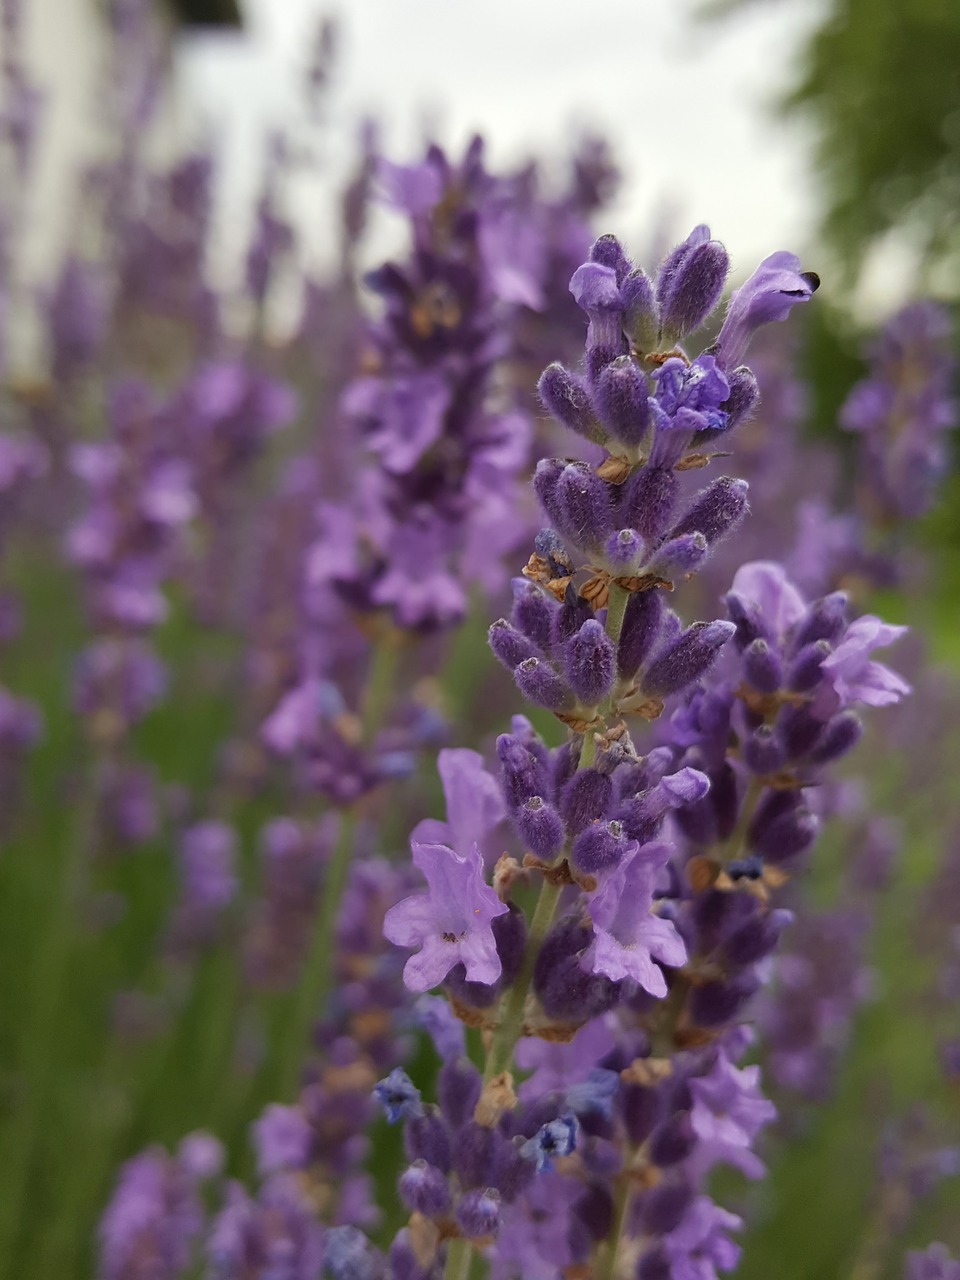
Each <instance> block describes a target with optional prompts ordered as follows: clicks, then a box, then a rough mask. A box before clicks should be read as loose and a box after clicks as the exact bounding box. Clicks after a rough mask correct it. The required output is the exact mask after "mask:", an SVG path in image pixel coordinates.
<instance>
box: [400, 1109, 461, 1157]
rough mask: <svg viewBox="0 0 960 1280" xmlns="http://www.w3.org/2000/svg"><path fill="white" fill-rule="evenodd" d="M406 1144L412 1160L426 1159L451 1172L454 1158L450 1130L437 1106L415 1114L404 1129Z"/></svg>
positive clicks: (408, 1154)
mask: <svg viewBox="0 0 960 1280" xmlns="http://www.w3.org/2000/svg"><path fill="white" fill-rule="evenodd" d="M403 1138H404V1146H405V1148H406V1152H407V1156H408V1157H409V1159H410V1160H424V1161H426V1163H427V1164H430V1165H434V1166H435V1167H436V1168H438V1169H441V1170H442V1171H443V1172H444V1173H449V1172H450V1170H451V1168H452V1167H453V1165H452V1160H453V1153H452V1149H451V1146H450V1130H449V1129H448V1128H447V1126H446V1125H445V1124H444V1122H443V1120H442V1119H441V1118H440V1112H439V1111H438V1110H437V1108H436V1107H429V1108H428V1109H427V1110H426V1111H425V1112H424V1113H423V1115H422V1116H415V1117H414V1119H412V1120H410V1121H409V1122H408V1124H407V1126H406V1128H405V1129H404V1134H403Z"/></svg>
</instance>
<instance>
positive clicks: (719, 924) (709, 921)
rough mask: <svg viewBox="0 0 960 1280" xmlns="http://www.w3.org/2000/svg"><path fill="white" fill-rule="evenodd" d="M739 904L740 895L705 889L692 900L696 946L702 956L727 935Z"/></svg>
mask: <svg viewBox="0 0 960 1280" xmlns="http://www.w3.org/2000/svg"><path fill="white" fill-rule="evenodd" d="M739 904H740V894H736V893H723V892H721V890H719V889H705V890H704V891H703V892H702V893H699V894H697V896H696V897H695V898H694V900H693V920H694V924H695V925H696V929H697V946H698V948H699V950H700V951H702V952H703V953H704V954H708V953H709V952H711V951H713V950H714V948H715V947H717V946H718V945H719V943H720V939H721V938H722V937H723V935H724V934H725V933H727V932H728V931H729V929H730V926H731V920H732V918H733V916H734V914H735V913H736V912H737V910H738V908H739Z"/></svg>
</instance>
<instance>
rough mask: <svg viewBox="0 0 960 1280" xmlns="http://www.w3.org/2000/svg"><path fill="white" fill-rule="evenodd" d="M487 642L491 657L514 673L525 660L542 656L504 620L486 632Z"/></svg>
mask: <svg viewBox="0 0 960 1280" xmlns="http://www.w3.org/2000/svg"><path fill="white" fill-rule="evenodd" d="M487 641H488V643H489V645H490V648H491V650H492V651H493V656H494V657H495V658H496V659H497V661H498V662H499V663H500V664H501V665H502V666H504V667H506V669H507V670H508V671H514V670H516V668H517V667H519V665H520V663H521V662H524V661H525V660H526V659H527V658H542V657H543V654H542V653H541V651H540V650H539V649H538V648H537V646H536V645H535V644H534V643H533V641H532V640H530V639H528V638H527V636H525V635H524V634H523V632H521V631H517V629H516V628H515V627H512V626H511V625H510V623H509V622H507V620H506V618H499V619H498V620H497V621H496V622H495V623H493V625H492V626H491V627H490V630H489V631H488V632H487Z"/></svg>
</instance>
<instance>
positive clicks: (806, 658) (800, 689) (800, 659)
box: [787, 640, 832, 693]
mask: <svg viewBox="0 0 960 1280" xmlns="http://www.w3.org/2000/svg"><path fill="white" fill-rule="evenodd" d="M831 652H832V650H831V648H830V642H829V640H814V641H812V642H811V643H810V644H805V645H804V646H803V648H802V649H801V650H800V652H799V653H798V654H797V656H796V657H795V658H794V660H793V662H791V664H790V669H789V670H788V672H787V688H788V689H792V690H793V691H794V693H809V692H810V690H811V689H815V688H816V687H817V685H818V684H819V683H820V668H821V666H822V665H823V660H824V658H829V656H830V654H831Z"/></svg>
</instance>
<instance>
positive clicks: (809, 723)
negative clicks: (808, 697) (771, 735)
mask: <svg viewBox="0 0 960 1280" xmlns="http://www.w3.org/2000/svg"><path fill="white" fill-rule="evenodd" d="M822 734H823V721H822V720H819V719H818V718H817V717H816V716H815V715H814V714H813V713H812V712H811V710H810V708H809V707H805V706H803V707H784V708H783V710H782V711H781V712H780V715H779V716H778V717H777V736H778V737H779V738H780V741H781V742H782V743H783V747H784V750H785V751H786V753H787V756H788V757H789V758H790V759H791V760H802V759H803V757H804V756H806V755H807V754H808V752H810V751H812V750H813V748H814V747H815V746H816V745H817V743H818V742H819V741H820V738H821V735H822Z"/></svg>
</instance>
